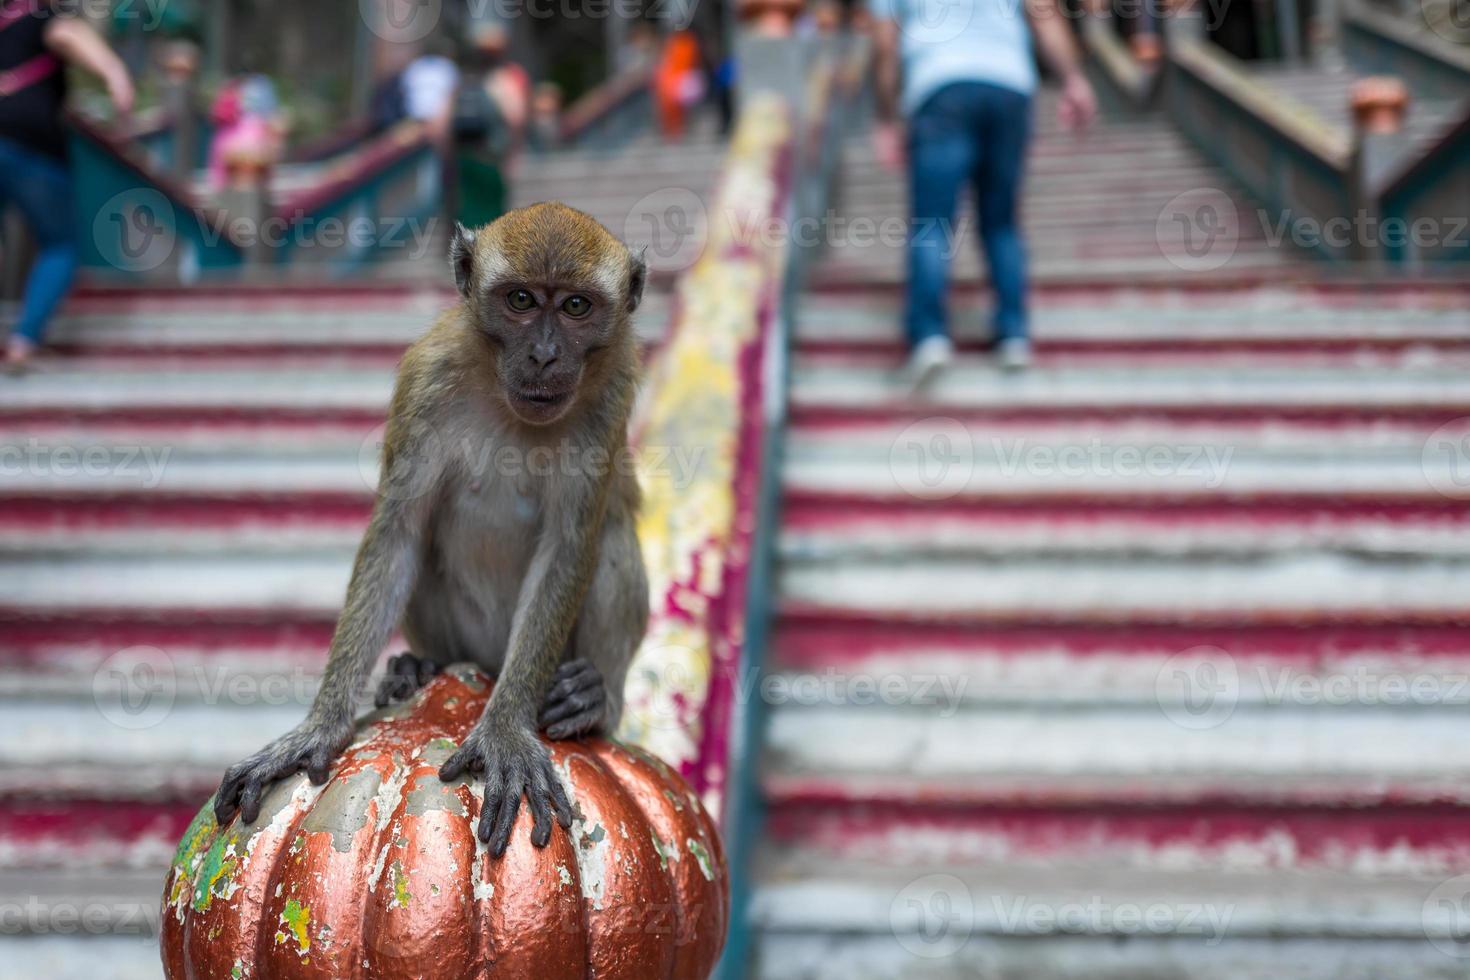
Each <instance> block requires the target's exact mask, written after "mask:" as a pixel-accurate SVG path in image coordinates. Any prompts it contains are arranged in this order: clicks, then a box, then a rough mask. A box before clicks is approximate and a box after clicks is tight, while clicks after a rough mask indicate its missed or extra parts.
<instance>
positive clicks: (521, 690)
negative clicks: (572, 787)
mask: <svg viewBox="0 0 1470 980" xmlns="http://www.w3.org/2000/svg"><path fill="white" fill-rule="evenodd" d="M576 484H577V485H576V486H575V487H571V486H569V487H564V488H562V492H561V493H560V494H558V499H556V501H555V503H554V505H553V506H552V507H551V508H550V510H549V512H548V514H547V518H548V520H547V524H546V528H545V530H544V531H543V532H542V537H541V540H540V542H539V543H538V545H537V548H536V554H535V556H534V558H533V559H532V561H531V567H530V569H529V571H528V573H527V575H526V580H525V582H524V584H523V585H522V587H521V593H520V599H519V602H518V603H517V606H516V613H515V617H514V619H513V620H512V622H511V630H510V642H509V645H508V649H507V653H506V659H505V666H504V667H503V668H502V669H501V672H500V677H499V678H498V679H497V681H496V683H495V690H494V692H493V693H492V694H491V695H490V702H489V703H488V704H487V705H486V706H485V712H484V714H483V715H481V717H480V720H479V722H478V723H476V725H475V727H474V729H473V730H472V731H471V732H470V734H469V735H468V736H467V737H466V738H465V740H464V744H462V745H461V746H460V747H459V750H458V751H457V752H455V753H454V755H452V756H451V757H450V758H449V760H448V761H446V762H445V763H444V765H443V767H441V768H440V770H439V777H440V778H441V779H446V780H448V779H455V778H457V777H458V776H460V775H461V774H462V773H464V772H465V771H478V772H481V773H482V774H483V775H484V778H485V801H484V805H483V806H482V807H481V808H480V822H479V828H478V833H479V836H480V839H481V840H482V841H485V842H486V843H488V844H489V845H490V851H491V853H492V854H494V855H495V856H496V857H499V856H500V855H501V854H503V853H505V848H506V845H507V844H508V843H509V842H510V831H511V827H512V825H513V824H514V823H515V818H516V813H517V812H519V810H520V806H521V795H522V794H523V793H524V795H525V797H526V799H527V802H528V803H529V804H530V807H531V814H532V817H533V818H534V821H535V822H534V825H533V826H532V828H531V843H533V844H535V845H536V846H537V847H545V846H546V844H547V842H548V841H550V839H551V820H552V816H553V814H554V815H555V817H556V820H557V822H558V823H560V824H561V825H562V827H563V828H569V827H571V825H572V806H571V801H570V800H569V799H568V798H567V795H566V791H565V789H563V787H562V785H561V782H560V780H559V779H558V778H557V776H556V773H555V771H554V770H553V769H552V766H551V756H550V754H549V753H548V752H547V750H546V746H544V745H543V744H542V743H541V741H540V739H539V738H537V736H536V731H537V727H538V722H537V716H538V714H539V712H540V710H541V706H542V704H543V703H544V701H545V699H546V692H547V689H548V688H549V687H550V686H551V681H552V678H553V677H554V676H555V675H556V672H557V666H558V664H559V663H560V661H561V657H562V655H563V653H564V652H565V650H566V646H567V640H568V638H569V637H570V636H571V631H572V628H573V626H575V625H576V620H577V614H578V611H579V610H580V609H581V607H582V601H583V599H584V598H585V596H586V594H587V587H588V583H589V582H590V581H591V578H592V572H593V568H594V566H595V564H596V561H597V546H598V543H599V541H600V540H601V537H602V534H601V530H602V523H603V519H604V515H605V513H606V507H607V490H608V488H607V481H606V480H598V481H595V482H594V481H592V480H582V481H576Z"/></svg>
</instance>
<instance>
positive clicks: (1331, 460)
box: [782, 420, 1470, 500]
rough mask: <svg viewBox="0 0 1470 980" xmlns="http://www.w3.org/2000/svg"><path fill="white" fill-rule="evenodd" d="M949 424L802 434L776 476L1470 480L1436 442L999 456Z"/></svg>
mask: <svg viewBox="0 0 1470 980" xmlns="http://www.w3.org/2000/svg"><path fill="white" fill-rule="evenodd" d="M952 422H953V420H948V422H945V421H944V420H940V425H941V426H943V429H944V430H952V431H953V433H954V435H952V436H951V440H952V441H950V442H947V443H934V442H932V441H929V433H928V431H926V429H923V428H916V429H915V430H914V431H913V432H911V433H908V434H905V435H904V436H903V437H902V439H901V440H900V439H895V440H894V441H892V442H888V443H886V444H885V443H877V444H873V445H869V446H867V447H865V448H863V449H858V448H856V447H851V446H844V445H833V446H831V447H828V446H827V445H826V440H825V439H824V438H823V437H821V436H818V435H816V434H814V433H808V432H798V433H796V434H795V435H794V436H793V438H792V439H791V440H790V441H789V442H788V444H787V449H786V465H785V467H784V469H783V473H782V479H783V482H784V484H785V486H786V488H787V489H788V491H802V492H806V493H836V494H857V495H863V496H874V497H885V498H895V499H907V500H947V499H956V500H961V499H967V498H993V497H1037V496H1041V495H1054V496H1060V497H1069V496H1078V495H1093V494H1108V495H1116V496H1117V497H1119V498H1120V499H1126V498H1129V497H1136V496H1140V495H1146V496H1150V497H1153V496H1185V495H1190V496H1198V495H1201V494H1211V495H1220V496H1221V497H1224V496H1227V495H1230V494H1280V493H1291V494H1322V495H1324V496H1327V495H1331V496H1339V495H1344V494H1351V495H1357V496H1374V495H1385V496H1422V497H1425V498H1427V499H1432V500H1445V499H1462V498H1463V496H1465V495H1467V494H1470V485H1464V486H1462V484H1465V479H1464V477H1463V476H1462V475H1461V474H1462V470H1461V468H1460V464H1459V462H1458V460H1457V459H1455V458H1454V456H1453V455H1452V454H1451V453H1449V452H1447V451H1441V450H1440V448H1438V446H1437V444H1428V445H1427V448H1426V449H1421V450H1420V451H1418V452H1413V451H1411V450H1405V451H1398V452H1389V451H1385V452H1374V451H1372V450H1369V451H1366V452H1353V451H1351V450H1349V449H1342V448H1340V449H1338V451H1336V452H1334V453H1330V454H1329V453H1326V452H1324V453H1314V454H1311V455H1306V454H1303V455H1300V456H1298V455H1292V454H1289V453H1282V454H1267V453H1254V452H1248V451H1246V450H1241V451H1239V452H1235V453H1233V454H1230V453H1229V452H1228V450H1229V448H1230V447H1228V446H1214V445H1211V446H1207V447H1206V446H1198V445H1189V444H1182V445H1167V444H1166V445H1163V446H1157V447H1152V448H1153V454H1152V455H1143V456H1140V455H1138V454H1136V453H1135V452H1133V451H1132V450H1131V449H1128V448H1127V447H1126V444H1125V446H1124V447H1123V448H1121V449H1120V448H1117V447H1112V446H1110V445H1109V444H1107V443H1104V442H1098V443H1093V444H1091V445H1088V444H1083V445H1080V446H1073V447H1070V448H1067V449H1066V450H1065V451H1057V450H1055V449H1053V448H1051V447H1048V446H1046V445H1041V446H1035V445H1032V444H1028V443H1026V442H1025V441H1023V440H1017V441H1014V444H1012V445H1005V444H1004V443H1003V444H1002V446H1000V447H999V449H1001V450H1003V451H994V450H991V449H990V447H989V446H987V444H986V443H984V442H974V443H969V444H966V443H965V442H964V441H963V437H964V435H965V433H966V431H967V430H966V429H965V428H963V427H959V428H954V426H953V425H951V424H949V423H952ZM955 424H957V423H955ZM926 447H930V448H926ZM933 447H938V448H933Z"/></svg>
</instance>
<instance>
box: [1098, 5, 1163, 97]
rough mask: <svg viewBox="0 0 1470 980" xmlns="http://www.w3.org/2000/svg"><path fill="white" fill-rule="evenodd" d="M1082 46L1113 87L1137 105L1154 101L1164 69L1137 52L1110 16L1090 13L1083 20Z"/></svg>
mask: <svg viewBox="0 0 1470 980" xmlns="http://www.w3.org/2000/svg"><path fill="white" fill-rule="evenodd" d="M1082 46H1083V49H1084V50H1086V51H1087V53H1088V54H1089V55H1091V56H1092V63H1093V64H1094V65H1096V66H1097V69H1098V71H1099V72H1100V73H1101V74H1102V76H1103V77H1104V78H1105V79H1106V80H1107V81H1108V83H1109V84H1110V85H1111V86H1112V88H1113V89H1114V90H1115V91H1117V92H1118V94H1120V95H1121V96H1123V98H1124V99H1126V100H1127V101H1128V103H1129V105H1131V106H1132V107H1133V108H1135V109H1146V108H1148V107H1150V106H1152V105H1153V104H1154V101H1155V100H1156V98H1157V97H1158V93H1159V90H1160V88H1161V82H1162V79H1163V75H1164V73H1163V72H1161V71H1158V70H1157V65H1154V66H1152V67H1148V66H1145V65H1144V64H1143V63H1142V62H1140V61H1139V60H1138V59H1137V58H1135V57H1134V56H1133V52H1131V51H1130V50H1129V49H1128V46H1127V45H1125V44H1124V43H1123V40H1122V39H1121V38H1120V37H1118V35H1117V33H1116V32H1115V31H1114V30H1113V28H1112V24H1111V23H1110V20H1109V18H1106V17H1100V16H1088V17H1087V18H1086V19H1085V20H1083V22H1082Z"/></svg>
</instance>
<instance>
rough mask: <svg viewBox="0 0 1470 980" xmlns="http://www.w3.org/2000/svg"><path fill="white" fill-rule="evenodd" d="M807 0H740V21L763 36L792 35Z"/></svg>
mask: <svg viewBox="0 0 1470 980" xmlns="http://www.w3.org/2000/svg"><path fill="white" fill-rule="evenodd" d="M804 5H805V0H739V2H738V5H737V7H736V10H737V11H738V13H739V15H740V22H741V24H743V25H744V26H745V27H746V28H747V29H748V30H750V31H751V32H752V33H754V34H757V35H759V36H761V37H791V35H792V34H794V33H795V32H796V18H798V17H800V16H801V10H802V7H803V6H804Z"/></svg>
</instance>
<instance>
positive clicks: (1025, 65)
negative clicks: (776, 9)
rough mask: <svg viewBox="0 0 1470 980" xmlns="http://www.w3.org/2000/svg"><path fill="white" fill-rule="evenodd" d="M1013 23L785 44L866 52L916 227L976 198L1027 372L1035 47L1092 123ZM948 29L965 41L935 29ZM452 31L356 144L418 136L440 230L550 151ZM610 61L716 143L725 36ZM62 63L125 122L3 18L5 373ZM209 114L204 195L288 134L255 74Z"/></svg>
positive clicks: (52, 50)
mask: <svg viewBox="0 0 1470 980" xmlns="http://www.w3.org/2000/svg"><path fill="white" fill-rule="evenodd" d="M956 8H958V9H956ZM1025 10H1026V13H1027V15H1028V16H1026V17H1016V16H1015V8H1014V5H1013V4H1011V3H1010V2H1008V0H870V2H869V4H868V5H865V4H863V3H861V2H857V3H851V2H850V3H843V2H840V0H814V2H811V3H808V4H807V5H806V6H805V8H804V9H803V10H802V12H801V15H800V17H799V19H798V21H797V22H796V24H795V25H794V31H795V33H796V34H797V36H798V37H800V36H804V35H814V34H830V33H834V32H837V31H839V30H841V29H842V28H843V27H844V26H846V27H848V28H850V29H852V30H853V31H855V32H860V33H865V34H868V35H869V36H871V37H872V39H873V41H874V50H875V52H876V61H875V66H874V78H875V94H876V106H877V110H878V120H877V125H876V126H875V127H874V139H875V147H876V150H877V156H878V159H879V160H880V162H883V163H885V164H887V165H888V166H890V167H893V168H904V169H906V170H907V173H908V178H909V197H910V203H911V207H912V217H913V219H914V221H913V224H914V227H915V228H916V229H920V228H929V229H941V230H943V229H948V228H949V227H950V224H951V223H952V221H953V217H954V212H955V209H956V207H957V204H958V200H959V196H960V192H961V189H962V187H964V186H965V185H969V186H970V187H971V189H972V190H973V192H974V195H975V199H976V201H977V204H978V209H979V212H980V213H979V219H980V222H979V223H980V230H981V241H982V244H983V247H984V250H985V253H986V257H987V260H988V264H989V267H990V271H991V279H992V281H993V282H994V284H995V288H996V293H997V307H996V309H997V313H996V323H995V336H996V338H997V343H998V345H999V346H998V351H999V354H1000V356H1001V359H1002V361H1003V363H1005V364H1006V365H1007V366H1010V367H1021V366H1024V365H1025V364H1026V362H1027V361H1028V359H1029V345H1028V343H1027V324H1026V320H1027V314H1026V292H1027V281H1026V262H1025V250H1024V242H1023V240H1022V235H1021V231H1020V228H1019V224H1018V221H1017V201H1018V200H1019V194H1020V187H1021V183H1022V176H1023V171H1024V163H1025V158H1026V151H1027V145H1028V141H1029V134H1030V125H1031V123H1030V120H1031V113H1032V93H1033V90H1034V88H1035V85H1036V67H1035V63H1034V57H1033V48H1032V43H1033V40H1034V41H1035V42H1036V50H1038V51H1039V52H1040V54H1041V56H1042V59H1043V61H1044V62H1045V63H1046V64H1047V65H1048V66H1049V67H1050V68H1051V69H1052V70H1053V71H1054V73H1055V74H1056V75H1057V77H1058V78H1059V80H1060V81H1061V85H1062V98H1061V102H1060V106H1061V109H1060V111H1061V112H1062V115H1063V122H1064V123H1066V124H1068V125H1085V124H1086V123H1087V122H1088V120H1089V119H1090V118H1091V115H1092V113H1093V112H1094V110H1095V100H1094V99H1093V96H1092V92H1091V89H1090V87H1089V86H1088V84H1087V81H1086V79H1085V77H1084V76H1083V74H1082V72H1081V70H1080V61H1079V57H1078V53H1077V50H1076V46H1075V40H1074V39H1073V37H1072V34H1071V31H1070V28H1069V26H1068V24H1067V23H1066V21H1065V18H1064V17H1062V15H1061V13H1060V7H1059V6H1058V0H1028V2H1027V4H1026V5H1025ZM3 11H15V12H14V13H7V12H3ZM955 23H959V24H962V25H963V28H962V29H961V30H959V31H954V30H950V29H948V28H947V27H945V26H944V25H952V24H955ZM935 25H940V27H939V31H940V33H935ZM463 33H464V35H465V36H464V38H463V40H462V41H461V42H460V43H458V44H456V43H455V42H454V41H451V40H450V39H449V38H448V37H445V36H436V37H433V38H430V39H429V40H428V41H427V42H426V46H424V47H422V48H421V49H420V50H419V52H418V53H417V54H415V55H414V56H412V57H410V58H409V59H408V60H406V61H405V62H402V63H400V64H399V65H398V66H397V67H396V68H395V69H393V70H389V71H386V73H385V77H383V78H382V79H381V80H380V81H379V83H378V84H377V85H376V87H375V89H374V91H373V93H372V97H371V106H370V110H369V111H370V117H371V131H372V132H385V131H387V130H389V129H391V128H393V127H396V126H399V125H401V124H404V123H407V122H413V123H417V124H419V125H421V126H423V127H424V129H425V131H426V132H427V133H428V135H429V136H430V138H431V140H432V142H433V144H434V145H435V146H437V147H438V148H439V150H440V154H441V157H442V159H443V160H444V164H445V170H444V173H445V182H444V187H445V189H446V192H445V196H446V203H447V213H449V214H451V215H453V216H454V217H455V218H457V219H458V220H460V221H462V222H464V223H465V224H466V225H468V226H471V227H473V226H476V225H481V224H484V223H487V222H489V221H491V220H493V219H494V218H495V217H497V216H498V215H500V214H501V213H502V212H503V211H504V209H505V207H506V202H507V196H508V195H507V182H508V180H509V179H511V178H512V176H513V174H514V172H515V170H516V168H517V166H518V161H519V160H520V158H521V157H522V155H523V154H524V153H525V152H527V151H528V150H529V151H531V152H536V151H541V150H545V149H548V148H551V147H553V146H555V145H556V144H557V143H558V142H559V141H560V139H561V134H562V132H563V128H562V121H563V104H562V102H563V100H562V92H561V89H560V88H559V87H558V86H557V85H555V84H553V83H551V82H549V81H543V82H542V83H540V84H533V81H532V76H531V74H530V72H528V71H527V69H526V68H525V67H524V66H523V65H522V64H520V63H519V62H518V61H517V60H516V58H515V57H513V55H512V50H511V37H510V33H509V32H508V30H507V28H506V26H505V25H504V24H503V23H500V22H496V21H476V22H471V23H470V24H468V25H467V28H466V29H465V30H464V32H463ZM611 60H612V64H611V65H610V66H609V68H610V69H611V73H612V74H613V75H617V74H619V73H624V74H626V73H629V72H635V71H636V72H644V73H646V74H647V78H648V82H647V84H648V86H649V95H650V96H651V101H652V103H653V106H654V120H655V123H656V127H657V131H658V132H659V133H660V134H661V136H662V138H663V139H665V140H667V141H678V140H681V139H683V138H685V137H686V135H687V134H688V133H689V132H690V130H691V123H692V120H694V119H695V118H696V117H697V116H699V115H700V114H701V113H706V112H708V113H710V114H711V115H713V116H714V118H715V121H716V123H717V125H718V128H719V130H720V131H721V132H723V131H726V130H728V129H729V127H730V125H731V123H732V118H733V111H734V110H733V103H734V90H735V86H736V84H737V71H738V68H737V65H736V61H735V57H734V51H733V46H732V44H731V42H730V41H729V39H727V38H724V36H723V32H715V31H704V32H701V31H698V30H696V29H693V28H675V29H666V27H665V26H664V25H660V24H657V23H655V22H654V21H651V20H637V21H634V22H632V23H631V24H629V25H627V29H626V31H625V32H624V34H623V40H622V43H621V46H620V47H619V49H618V50H617V51H616V52H614V54H613V56H612V59H611ZM63 64H73V65H76V66H77V67H79V68H81V69H83V70H84V71H86V72H90V73H91V74H93V75H95V76H97V77H98V78H99V79H101V80H102V81H103V83H104V86H105V87H106V89H107V91H108V93H109V95H110V96H111V98H112V101H113V103H114V105H115V107H116V109H117V111H118V112H119V113H126V112H127V111H128V110H129V109H130V107H131V103H132V99H133V95H132V81H131V79H130V78H129V76H128V72H127V69H126V68H125V67H124V66H123V64H122V62H121V61H120V60H119V59H118V58H117V57H116V55H114V54H113V52H112V51H111V49H110V48H109V47H108V45H107V43H106V42H105V41H104V40H103V39H102V37H101V36H100V35H98V34H97V33H96V32H95V31H94V30H92V28H90V27H88V26H87V24H86V22H85V21H84V20H82V19H80V18H77V17H72V16H60V15H56V14H53V13H52V8H51V7H50V6H49V5H47V4H45V3H38V4H32V5H28V6H19V7H15V6H12V7H4V8H0V162H3V163H4V164H6V166H0V201H4V202H8V203H11V204H14V205H15V206H16V207H17V208H18V209H19V210H20V212H21V213H22V214H23V215H24V217H25V220H26V222H27V223H28V225H29V226H30V230H31V232H32V234H33V235H34V237H35V239H36V241H37V242H38V245H39V255H38V257H37V260H36V261H35V262H34V264H33V267H32V269H31V272H30V278H29V281H28V282H27V284H26V288H25V297H24V303H23V308H22V312H21V315H20V318H19V321H18V323H17V325H16V327H15V328H14V329H13V330H12V332H11V334H10V337H9V341H8V348H7V359H8V361H9V363H10V364H11V365H12V366H13V367H21V366H23V365H24V364H25V363H26V362H27V361H28V360H29V359H30V357H31V355H32V353H33V352H34V351H35V349H36V347H37V345H38V344H39V343H40V341H41V337H42V332H43V330H44V328H45V325H46V323H47V321H48V319H49V318H50V316H51V314H52V312H53V311H54V310H55V309H56V307H57V306H58V305H59V303H60V302H61V299H62V298H63V296H64V295H65V292H66V290H67V288H68V285H69V284H70V282H71V279H72V276H73V272H74V269H75V267H76V249H75V245H74V240H73V236H74V235H75V230H74V220H73V215H72V214H71V211H70V202H71V191H70V185H69V180H70V178H69V173H68V166H67V161H66V153H65V145H66V139H65V136H64V133H63V129H62V110H63V104H64V101H65V98H66V76H65V73H64V72H63V71H62V70H61V67H62V65H63ZM209 116H210V120H211V122H212V124H213V138H212V141H211V144H210V146H209V149H208V158H207V175H208V185H209V186H210V187H212V188H215V189H220V188H224V187H226V186H228V185H229V184H230V182H231V180H232V175H233V174H235V173H236V172H237V171H239V170H241V169H243V170H244V171H246V172H248V173H251V174H254V175H257V176H258V175H259V174H262V173H265V172H268V171H269V169H270V167H271V166H272V165H273V164H274V163H275V162H276V161H278V160H279V159H280V158H281V156H282V153H283V147H284V144H285V142H286V139H287V135H288V130H289V128H290V118H289V113H288V112H287V111H286V109H285V108H284V107H283V104H282V99H281V97H280V95H279V93H278V91H277V85H276V83H275V82H274V81H273V80H272V78H271V77H270V76H269V75H268V74H266V73H264V72H258V71H251V72H245V73H243V74H240V75H238V76H236V77H233V78H230V79H228V80H226V81H224V82H223V83H222V84H220V86H219V87H218V89H217V90H216V92H215V95H214V98H213V101H212V105H211V107H210V112H209ZM900 123H902V126H900ZM242 161H243V163H242ZM946 233H947V232H946ZM930 237H931V238H932V237H933V236H930ZM949 244H950V243H949V242H947V241H941V240H937V239H936V240H932V241H931V240H929V239H928V238H926V237H925V236H924V234H921V233H920V232H918V231H915V232H914V233H913V234H912V235H911V240H910V243H909V248H908V306H907V314H906V321H905V322H906V327H907V332H908V336H909V340H910V345H911V352H912V360H911V363H910V370H911V373H912V375H913V379H914V384H915V386H916V387H921V386H923V385H925V384H927V383H928V382H929V381H931V380H932V379H933V377H934V375H935V374H936V373H937V372H938V371H940V370H941V369H942V368H943V367H944V366H945V365H946V364H947V363H948V362H949V360H950V359H951V358H952V356H953V346H952V344H951V343H950V342H949V339H948V329H947V323H946V320H947V315H946V307H945V295H946V293H947V277H948V262H949V255H950V249H949Z"/></svg>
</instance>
